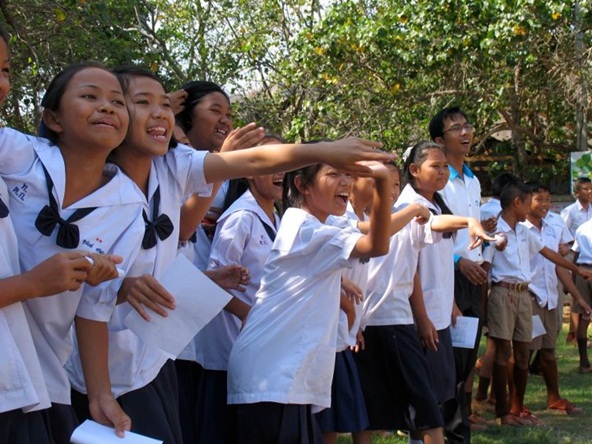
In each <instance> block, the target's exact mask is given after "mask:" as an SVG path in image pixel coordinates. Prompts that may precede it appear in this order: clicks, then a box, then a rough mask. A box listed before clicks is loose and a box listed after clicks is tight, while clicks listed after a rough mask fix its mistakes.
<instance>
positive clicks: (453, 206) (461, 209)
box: [440, 164, 483, 264]
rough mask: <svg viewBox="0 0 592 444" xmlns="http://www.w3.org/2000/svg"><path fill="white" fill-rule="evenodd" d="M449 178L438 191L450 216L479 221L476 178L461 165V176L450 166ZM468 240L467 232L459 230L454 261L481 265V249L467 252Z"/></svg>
mask: <svg viewBox="0 0 592 444" xmlns="http://www.w3.org/2000/svg"><path fill="white" fill-rule="evenodd" d="M448 168H449V170H450V178H449V179H448V183H447V184H446V187H445V188H444V189H443V190H442V191H440V194H441V195H442V197H443V198H444V200H445V201H446V204H447V205H448V208H450V211H452V214H456V215H457V216H465V217H474V218H475V219H477V220H481V210H480V204H481V184H480V183H479V179H478V178H477V176H475V175H474V174H473V172H472V171H471V170H470V169H469V167H468V166H467V165H466V164H463V171H462V172H463V176H464V179H463V178H461V177H460V175H459V173H458V172H457V171H456V170H455V169H454V168H453V167H452V166H451V165H448ZM470 241H471V240H470V239H469V230H460V231H459V232H458V233H457V235H456V236H455V239H454V261H455V262H457V261H458V259H459V258H461V257H463V258H465V259H469V260H471V261H473V262H476V263H478V264H481V263H483V254H482V249H481V248H475V249H473V250H469V249H468V247H469V245H470V244H471V242H470Z"/></svg>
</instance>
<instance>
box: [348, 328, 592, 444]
mask: <svg viewBox="0 0 592 444" xmlns="http://www.w3.org/2000/svg"><path fill="white" fill-rule="evenodd" d="M566 331H567V328H566V326H565V325H564V328H563V332H562V333H561V334H560V335H559V339H558V341H557V350H556V352H557V364H558V368H559V387H560V393H561V396H562V397H564V398H567V399H569V400H570V401H571V402H573V403H574V404H576V405H577V406H578V407H581V408H583V409H584V413H583V414H581V415H578V416H567V415H565V414H564V413H554V412H549V411H547V410H546V405H547V403H546V401H547V391H546V388H545V383H544V382H543V378H542V377H540V376H532V375H531V376H529V378H528V388H527V391H526V398H525V405H526V406H528V408H529V409H530V410H531V411H532V412H533V413H534V414H535V415H536V416H537V417H538V418H539V419H541V420H542V421H543V425H541V426H538V427H509V426H497V425H495V424H494V423H493V418H494V417H493V414H488V413H485V414H484V416H485V417H486V418H488V419H491V420H492V424H491V425H489V426H488V429H487V430H486V431H483V432H475V433H473V439H472V442H473V444H588V443H592V384H591V382H592V374H586V375H580V374H579V373H578V371H577V369H578V352H577V348H576V347H574V346H573V345H567V344H566V343H565V336H566ZM589 352H590V353H591V355H592V350H589ZM475 389H476V387H475ZM473 393H474V392H473ZM337 442H338V443H339V444H347V443H351V438H350V437H349V436H348V435H343V436H340V437H339V439H338V441H337ZM406 442H407V439H406V438H401V437H398V436H396V435H395V436H393V437H392V438H381V437H375V438H374V440H373V443H374V444H402V443H406Z"/></svg>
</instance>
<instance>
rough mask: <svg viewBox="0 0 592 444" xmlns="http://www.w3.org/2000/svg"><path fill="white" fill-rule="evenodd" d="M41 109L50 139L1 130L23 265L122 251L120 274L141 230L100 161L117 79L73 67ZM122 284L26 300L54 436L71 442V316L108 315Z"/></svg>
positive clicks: (132, 195) (117, 177)
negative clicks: (74, 253)
mask: <svg viewBox="0 0 592 444" xmlns="http://www.w3.org/2000/svg"><path fill="white" fill-rule="evenodd" d="M42 105H43V106H44V108H45V109H44V113H43V122H44V123H43V127H42V133H43V134H44V135H47V136H48V138H49V140H48V139H44V138H37V137H33V136H27V135H24V134H21V133H19V132H17V131H14V130H10V129H8V128H6V129H3V130H1V131H0V174H2V176H3V178H4V179H5V181H6V184H7V186H8V189H9V190H10V193H9V196H10V206H11V208H10V211H11V216H12V218H13V221H14V222H15V223H14V227H15V231H16V234H17V236H18V239H19V245H18V247H19V256H20V264H21V269H22V270H23V271H25V272H26V271H29V270H31V269H32V268H33V267H34V266H35V265H37V264H38V263H40V262H42V261H43V260H45V259H46V258H47V257H49V256H51V255H52V254H54V253H56V252H59V251H65V250H72V249H75V248H76V249H80V250H85V251H88V252H89V254H90V252H92V253H119V254H120V255H121V256H123V257H124V262H123V263H122V264H121V265H120V266H119V267H120V268H121V269H122V270H123V271H125V270H126V269H127V267H128V266H129V263H130V260H129V259H130V258H132V259H133V257H134V256H135V252H136V251H137V250H138V249H139V243H140V239H141V235H142V231H143V227H142V221H141V219H140V214H141V205H140V204H141V195H139V194H138V193H137V192H136V190H135V189H134V187H133V184H132V183H131V182H130V181H129V180H128V179H127V178H126V177H125V176H124V175H123V174H122V173H121V172H120V171H119V170H118V169H117V168H116V167H113V166H107V167H106V166H105V159H106V157H107V155H108V153H109V152H110V151H111V150H112V149H113V148H115V147H116V146H117V145H119V144H120V143H121V141H122V140H123V137H124V136H125V133H126V131H127V125H128V114H127V110H126V108H125V103H124V98H123V94H122V91H121V87H120V85H119V82H118V81H117V79H116V78H115V76H113V75H112V74H110V73H109V72H108V71H106V70H104V69H102V68H97V67H94V66H89V65H75V66H72V67H70V68H68V69H66V70H64V71H63V72H62V73H61V74H60V75H58V76H57V77H56V78H55V79H54V80H53V81H52V83H51V84H50V86H49V87H48V89H47V92H46V94H45V97H44V99H43V101H42ZM94 259H95V263H96V262H97V257H94ZM95 266H97V265H95ZM93 268H95V267H93ZM107 270H108V273H107V274H104V273H103V274H101V276H99V277H98V279H97V280H96V281H95V282H93V283H98V282H100V281H101V280H102V279H106V278H113V277H115V276H117V274H118V272H117V270H116V269H115V266H114V265H113V264H112V265H111V266H110V267H109V268H108V269H107ZM91 273H92V272H91ZM120 283H121V280H120V279H116V280H115V281H112V282H105V283H104V284H100V285H97V286H95V287H92V286H90V285H84V286H81V287H80V288H79V289H78V290H75V291H66V292H63V293H60V294H57V295H55V296H52V297H46V298H35V299H29V300H27V301H25V302H24V305H25V313H26V315H27V319H28V322H29V326H30V329H31V333H32V337H33V341H34V343H35V347H36V349H37V353H38V356H39V359H40V362H41V368H42V370H43V375H44V379H45V383H46V386H47V389H48V393H49V399H50V401H51V402H52V407H51V408H50V409H48V410H46V411H45V416H46V420H47V421H48V424H49V426H50V428H51V433H52V439H53V440H54V441H55V442H58V443H61V442H69V439H70V434H71V432H72V430H73V428H74V427H75V426H76V423H77V421H76V417H75V415H74V412H73V410H72V409H71V407H70V383H69V381H68V376H67V373H66V371H65V370H64V364H65V362H66V360H67V359H68V357H69V355H70V353H71V350H72V341H71V337H70V328H71V326H72V323H73V321H74V318H75V316H78V317H84V318H89V319H95V320H97V321H107V320H108V319H109V317H110V315H111V311H112V309H113V306H114V305H115V295H116V292H117V290H116V289H117V288H118V287H119V285H120ZM113 402H114V401H113V399H112V398H111V399H108V398H106V399H103V400H102V402H101V404H100V408H101V409H103V408H104V409H105V410H107V411H109V410H110V406H112V405H113Z"/></svg>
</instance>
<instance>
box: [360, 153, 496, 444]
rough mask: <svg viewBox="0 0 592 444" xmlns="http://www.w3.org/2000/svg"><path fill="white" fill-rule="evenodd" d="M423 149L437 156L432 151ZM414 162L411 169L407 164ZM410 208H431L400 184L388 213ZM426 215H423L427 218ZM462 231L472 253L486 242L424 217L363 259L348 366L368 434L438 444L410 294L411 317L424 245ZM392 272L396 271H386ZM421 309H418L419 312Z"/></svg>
mask: <svg viewBox="0 0 592 444" xmlns="http://www.w3.org/2000/svg"><path fill="white" fill-rule="evenodd" d="M422 145H423V144H421V143H420V144H418V145H416V146H414V147H413V149H412V150H411V153H410V155H409V157H408V158H407V160H406V162H405V168H404V175H408V174H411V173H410V171H411V170H412V169H413V170H414V171H418V170H421V169H422V168H425V169H426V171H427V170H431V166H429V164H426V163H425V161H426V157H424V156H419V157H417V158H416V152H418V150H421V147H422ZM428 151H430V152H431V151H435V152H436V153H438V154H439V155H440V158H439V159H440V160H439V161H440V162H442V159H444V161H443V162H444V163H445V156H444V154H443V151H442V150H441V148H440V147H439V146H438V145H434V147H433V148H432V149H430V150H428ZM415 162H417V163H415ZM412 205H421V206H423V207H424V208H426V207H427V208H430V207H431V206H433V204H431V203H430V201H429V200H427V199H426V198H424V197H423V196H421V195H420V194H418V193H417V192H416V191H415V190H414V189H413V187H412V186H411V185H410V184H408V185H406V186H405V188H404V189H403V192H402V193H401V195H400V196H399V199H398V200H397V202H396V204H395V207H396V209H397V210H398V211H405V210H406V209H407V208H408V207H410V206H412ZM430 215H431V213H430ZM466 227H470V231H471V236H472V238H473V239H474V242H473V244H472V245H471V246H472V247H475V246H477V245H479V244H480V242H481V239H482V238H485V239H489V237H488V236H487V235H486V234H485V232H484V231H483V229H482V227H481V226H480V224H479V223H478V222H477V221H476V220H475V219H468V218H465V217H457V216H449V215H442V216H431V217H430V220H429V222H428V223H427V224H425V225H420V224H419V223H418V222H417V221H411V222H410V223H408V224H406V225H404V227H403V228H402V229H401V230H400V231H398V232H397V233H396V234H395V235H394V236H392V237H391V241H390V251H389V254H388V255H386V256H384V257H382V258H377V259H373V260H372V261H370V270H369V278H368V295H367V296H366V300H365V303H364V304H365V306H364V309H365V311H364V316H363V319H362V326H364V327H365V330H364V339H365V350H363V351H360V352H359V353H357V354H356V356H355V357H356V364H357V366H358V371H359V373H360V380H361V382H362V388H363V391H364V397H365V398H366V406H367V409H368V419H369V422H370V426H369V429H370V430H393V429H399V430H411V431H413V432H414V439H418V440H419V439H423V440H424V442H430V443H432V442H434V443H443V442H444V437H443V434H442V426H443V422H442V415H441V413H440V411H439V409H438V402H437V400H436V398H435V395H434V392H433V387H432V384H431V381H430V377H429V374H428V369H427V363H426V360H425V354H424V352H423V350H422V346H421V343H420V341H419V337H418V334H417V330H416V328H415V325H414V313H413V312H412V304H411V303H410V300H409V298H410V296H411V295H412V294H414V295H416V296H418V301H413V305H415V307H414V308H415V310H414V311H416V312H417V309H418V304H419V303H420V301H421V299H420V298H421V297H422V294H421V287H420V281H419V278H418V276H417V274H416V271H417V264H418V255H419V251H420V249H421V248H422V247H424V246H425V244H427V243H432V242H437V241H439V239H440V237H441V236H442V235H441V234H439V233H436V232H435V231H439V232H446V231H450V230H451V229H452V230H456V229H460V228H466ZM393 270H397V272H396V273H393ZM424 310H425V308H424Z"/></svg>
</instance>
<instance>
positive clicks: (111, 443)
mask: <svg viewBox="0 0 592 444" xmlns="http://www.w3.org/2000/svg"><path fill="white" fill-rule="evenodd" d="M70 442H71V443H72V444H162V441H159V440H157V439H153V438H148V437H147V436H143V435H138V434H137V433H132V432H125V436H124V437H123V438H120V437H119V436H117V435H116V434H115V429H112V428H111V427H107V426H104V425H101V424H99V423H96V422H94V421H91V420H90V419H87V420H86V421H84V422H83V423H82V424H80V425H79V426H78V427H77V428H76V430H74V433H72V437H71V438H70Z"/></svg>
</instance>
